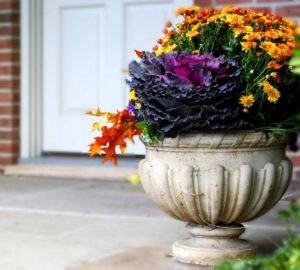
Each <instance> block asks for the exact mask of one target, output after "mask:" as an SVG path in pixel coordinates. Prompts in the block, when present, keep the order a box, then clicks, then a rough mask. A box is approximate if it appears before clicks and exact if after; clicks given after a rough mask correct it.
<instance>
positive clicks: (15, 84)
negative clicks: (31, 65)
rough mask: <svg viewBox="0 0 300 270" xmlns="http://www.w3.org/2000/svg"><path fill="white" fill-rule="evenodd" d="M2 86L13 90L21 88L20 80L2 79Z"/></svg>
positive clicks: (0, 85) (0, 81)
mask: <svg viewBox="0 0 300 270" xmlns="http://www.w3.org/2000/svg"><path fill="white" fill-rule="evenodd" d="M0 88H8V89H11V90H18V89H20V80H17V79H14V80H0Z"/></svg>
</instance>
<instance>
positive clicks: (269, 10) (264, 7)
mask: <svg viewBox="0 0 300 270" xmlns="http://www.w3.org/2000/svg"><path fill="white" fill-rule="evenodd" d="M243 8H244V7H243ZM245 8H250V9H254V10H256V11H259V12H264V11H267V12H271V8H270V7H267V6H263V7H245Z"/></svg>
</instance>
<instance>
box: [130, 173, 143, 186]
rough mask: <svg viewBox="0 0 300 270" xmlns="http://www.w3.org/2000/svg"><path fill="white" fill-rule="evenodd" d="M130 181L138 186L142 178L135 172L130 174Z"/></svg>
mask: <svg viewBox="0 0 300 270" xmlns="http://www.w3.org/2000/svg"><path fill="white" fill-rule="evenodd" d="M128 181H129V182H130V183H131V184H132V185H134V186H136V185H138V184H140V183H141V178H140V176H139V175H137V174H133V175H130V176H129V177H128Z"/></svg>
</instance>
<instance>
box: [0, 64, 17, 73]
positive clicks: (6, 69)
mask: <svg viewBox="0 0 300 270" xmlns="http://www.w3.org/2000/svg"><path fill="white" fill-rule="evenodd" d="M2 74H5V75H19V74H20V68H19V67H18V66H0V75H2Z"/></svg>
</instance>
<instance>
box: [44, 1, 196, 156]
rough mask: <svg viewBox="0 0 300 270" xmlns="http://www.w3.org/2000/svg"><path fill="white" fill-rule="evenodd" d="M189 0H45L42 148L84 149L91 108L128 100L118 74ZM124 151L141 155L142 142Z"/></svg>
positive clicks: (116, 106)
mask: <svg viewBox="0 0 300 270" xmlns="http://www.w3.org/2000/svg"><path fill="white" fill-rule="evenodd" d="M191 2H192V1H191V0H184V1H183V0H181V1H180V0H114V1H109V0H44V42H43V43H44V65H43V68H44V84H43V93H44V96H43V108H44V110H43V130H44V133H43V134H44V136H43V151H51V152H87V149H88V148H87V144H88V143H90V142H91V140H92V138H93V137H94V136H96V134H93V133H91V132H89V130H90V126H91V123H92V122H93V120H95V119H94V118H91V117H88V116H85V115H84V112H85V111H86V110H88V109H90V108H96V107H97V106H100V108H101V109H102V110H107V111H115V110H117V109H122V108H123V107H124V106H126V104H127V100H128V92H129V88H128V86H126V84H125V82H124V81H125V75H124V74H123V73H122V72H121V71H122V69H124V68H126V67H127V65H128V63H129V62H130V60H131V59H133V58H134V57H135V53H134V51H133V50H134V49H140V50H141V49H148V50H150V49H151V47H152V46H153V45H154V44H155V42H156V40H157V38H159V37H161V36H162V34H161V30H162V28H163V26H164V23H165V21H166V20H167V19H170V18H172V16H173V13H174V11H175V10H176V8H178V7H179V6H181V5H189V4H191ZM127 153H131V154H142V153H144V147H142V146H141V144H138V145H136V146H131V147H129V149H128V151H127Z"/></svg>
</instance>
